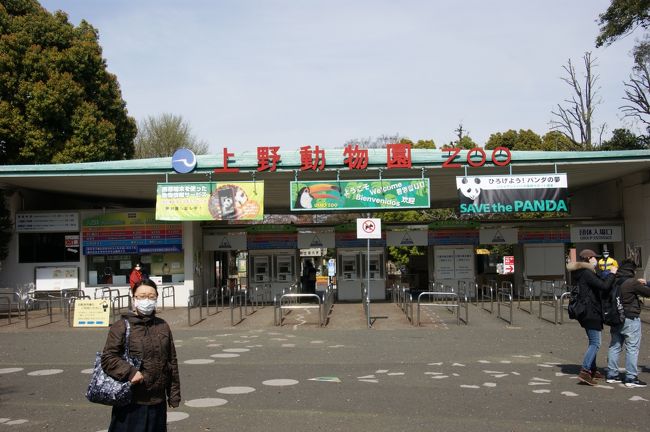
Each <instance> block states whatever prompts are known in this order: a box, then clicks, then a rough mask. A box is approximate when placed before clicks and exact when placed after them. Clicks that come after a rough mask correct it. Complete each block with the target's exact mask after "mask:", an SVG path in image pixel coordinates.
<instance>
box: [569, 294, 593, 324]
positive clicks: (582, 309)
mask: <svg viewBox="0 0 650 432" xmlns="http://www.w3.org/2000/svg"><path fill="white" fill-rule="evenodd" d="M587 307H588V305H587V298H586V297H585V296H583V295H582V294H581V293H580V286H579V285H574V286H573V287H571V294H570V295H569V306H568V307H567V312H569V318H570V319H574V320H578V321H579V320H581V319H582V318H584V317H585V315H586V314H587Z"/></svg>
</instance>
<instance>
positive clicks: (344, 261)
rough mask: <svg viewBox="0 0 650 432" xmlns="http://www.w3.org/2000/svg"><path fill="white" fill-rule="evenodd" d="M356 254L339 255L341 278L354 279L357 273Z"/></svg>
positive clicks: (357, 275)
mask: <svg viewBox="0 0 650 432" xmlns="http://www.w3.org/2000/svg"><path fill="white" fill-rule="evenodd" d="M358 257H359V256H358V255H339V261H340V264H339V269H340V272H341V273H340V277H341V279H343V280H356V279H358V277H359V274H358Z"/></svg>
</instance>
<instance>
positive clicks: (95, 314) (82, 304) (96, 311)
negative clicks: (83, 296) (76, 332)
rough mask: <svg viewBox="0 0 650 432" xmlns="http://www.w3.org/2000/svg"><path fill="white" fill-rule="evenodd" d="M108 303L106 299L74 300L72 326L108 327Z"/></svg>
mask: <svg viewBox="0 0 650 432" xmlns="http://www.w3.org/2000/svg"><path fill="white" fill-rule="evenodd" d="M110 311H111V310H110V305H109V304H108V300H106V299H97V300H76V301H75V302H74V324H73V325H74V327H108V325H109V324H110V323H109V316H110Z"/></svg>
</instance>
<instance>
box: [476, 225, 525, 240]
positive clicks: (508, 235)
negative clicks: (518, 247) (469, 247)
mask: <svg viewBox="0 0 650 432" xmlns="http://www.w3.org/2000/svg"><path fill="white" fill-rule="evenodd" d="M518 241H519V230H518V229H517V228H500V229H499V228H490V229H481V230H479V243H480V244H517V243H518Z"/></svg>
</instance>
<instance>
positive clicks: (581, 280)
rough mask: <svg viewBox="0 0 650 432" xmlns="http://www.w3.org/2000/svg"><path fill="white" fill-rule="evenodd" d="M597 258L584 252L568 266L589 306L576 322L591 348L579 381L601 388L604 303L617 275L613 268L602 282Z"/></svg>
mask: <svg viewBox="0 0 650 432" xmlns="http://www.w3.org/2000/svg"><path fill="white" fill-rule="evenodd" d="M597 258H598V255H597V254H596V253H595V252H594V251H593V250H591V249H584V250H582V251H580V254H579V259H578V261H576V262H570V263H568V264H567V266H566V267H567V270H569V271H570V272H571V280H572V281H573V283H574V284H575V285H577V287H578V290H579V293H580V294H579V297H581V301H583V302H584V303H585V308H584V312H583V313H581V314H580V316H577V317H576V319H577V320H578V322H579V323H580V326H581V327H582V328H584V329H585V333H586V334H587V339H588V341H589V345H588V346H587V351H586V352H585V355H584V357H583V360H582V368H581V369H580V373H579V374H578V379H579V380H580V381H581V382H583V383H585V384H588V385H592V386H594V385H596V384H597V383H596V380H597V379H602V378H603V376H602V375H601V373H600V372H599V371H598V368H597V367H596V357H597V355H598V350H599V349H600V342H601V332H602V330H603V311H602V305H601V300H600V299H601V295H602V294H604V293H607V292H609V290H610V288H611V286H612V284H613V283H614V275H615V274H616V271H617V268H616V267H610V269H609V270H610V273H609V274H608V275H606V276H604V278H603V279H601V277H600V276H599V274H597V273H596V271H597V266H598V260H597Z"/></svg>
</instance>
